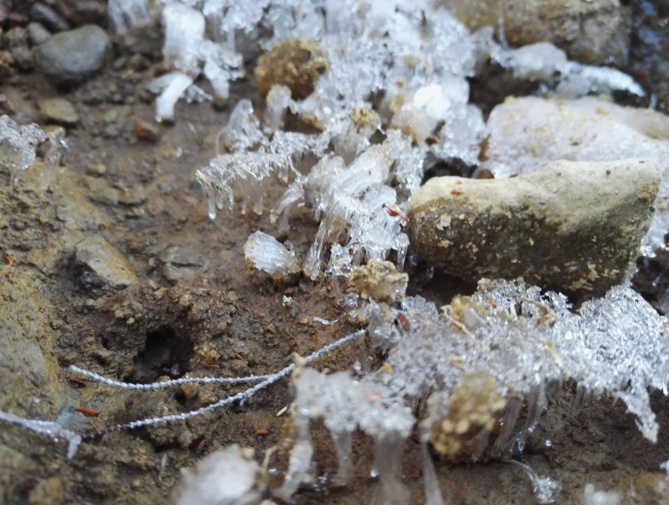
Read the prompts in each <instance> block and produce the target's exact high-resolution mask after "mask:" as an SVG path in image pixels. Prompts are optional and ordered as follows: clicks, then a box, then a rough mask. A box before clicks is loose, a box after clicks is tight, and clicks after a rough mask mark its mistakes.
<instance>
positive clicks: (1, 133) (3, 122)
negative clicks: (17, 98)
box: [0, 115, 48, 181]
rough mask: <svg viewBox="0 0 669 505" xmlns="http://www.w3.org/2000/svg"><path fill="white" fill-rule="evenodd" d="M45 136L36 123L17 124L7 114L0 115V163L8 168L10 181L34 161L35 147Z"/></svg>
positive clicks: (45, 138)
mask: <svg viewBox="0 0 669 505" xmlns="http://www.w3.org/2000/svg"><path fill="white" fill-rule="evenodd" d="M47 138H48V137H47V135H46V134H45V133H44V132H43V131H42V130H41V129H40V127H39V126H37V125H36V124H29V125H24V126H19V125H18V124H16V122H15V121H14V120H13V119H12V118H10V117H9V116H6V115H4V116H0V165H2V166H3V167H5V168H7V169H9V173H10V176H11V180H12V181H14V179H15V178H16V175H17V174H18V172H21V171H23V170H25V169H27V168H28V167H30V166H32V164H33V163H35V158H36V153H35V149H36V148H37V145H38V144H39V143H41V142H44V141H45V140H47Z"/></svg>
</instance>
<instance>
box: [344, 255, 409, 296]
mask: <svg viewBox="0 0 669 505" xmlns="http://www.w3.org/2000/svg"><path fill="white" fill-rule="evenodd" d="M347 283H348V285H349V287H351V288H353V289H354V290H355V291H357V292H358V293H360V294H362V295H366V296H368V297H369V298H373V299H375V300H379V301H382V302H387V303H392V302H394V301H398V300H401V299H402V298H404V295H405V293H406V290H407V284H408V283H409V276H408V275H407V274H405V273H402V272H398V271H397V270H396V269H395V265H394V264H393V263H391V262H390V261H376V260H371V261H369V262H367V263H366V264H365V265H363V266H360V267H356V268H355V269H354V270H353V272H352V273H351V276H350V277H349V278H348V281H347Z"/></svg>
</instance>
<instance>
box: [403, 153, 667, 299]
mask: <svg viewBox="0 0 669 505" xmlns="http://www.w3.org/2000/svg"><path fill="white" fill-rule="evenodd" d="M660 180H661V172H660V169H659V167H658V165H657V164H656V163H654V162H650V161H643V160H628V161H619V162H602V163H583V162H578V163H577V162H568V161H558V162H554V163H551V164H549V165H547V166H546V167H544V168H543V169H541V170H539V171H537V172H533V173H531V174H529V175H521V176H518V177H515V178H509V179H487V180H486V179H463V178H459V177H438V178H433V179H430V180H429V181H428V182H427V183H426V184H425V185H424V186H423V187H421V188H420V189H419V190H418V191H417V192H416V193H415V194H414V195H413V197H412V198H411V199H410V201H409V219H410V222H409V237H410V240H411V247H412V249H413V251H414V252H415V253H416V254H417V255H418V256H419V257H420V258H422V259H424V260H426V261H428V262H430V263H432V264H434V265H435V266H436V267H438V268H440V269H441V270H443V271H444V272H446V273H448V274H451V275H454V276H457V277H460V278H462V279H464V280H467V281H478V280H479V279H481V278H484V277H487V278H504V279H515V278H519V277H522V278H523V279H524V280H525V282H528V283H530V284H538V285H540V286H544V287H547V288H550V289H554V290H557V291H561V292H565V293H579V294H588V295H593V296H598V295H602V294H604V293H605V292H606V291H607V290H608V289H609V288H610V287H612V286H614V285H616V284H620V283H622V282H624V281H625V280H627V279H628V278H629V276H630V274H631V270H632V269H633V267H634V262H635V260H636V258H637V256H638V252H639V243H640V241H641V239H642V237H643V236H644V235H645V233H646V231H647V229H648V226H649V222H650V217H651V214H652V208H653V202H654V200H655V197H656V195H657V192H658V188H659V185H660Z"/></svg>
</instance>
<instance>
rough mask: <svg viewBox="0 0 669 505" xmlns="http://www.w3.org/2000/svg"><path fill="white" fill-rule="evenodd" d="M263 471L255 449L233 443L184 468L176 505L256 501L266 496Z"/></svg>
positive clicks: (246, 504) (250, 503) (238, 504)
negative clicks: (261, 477) (261, 482)
mask: <svg viewBox="0 0 669 505" xmlns="http://www.w3.org/2000/svg"><path fill="white" fill-rule="evenodd" d="M259 473H260V468H259V466H258V463H256V461H255V459H253V449H249V448H242V447H239V446H238V445H231V446H229V447H226V448H225V449H222V450H219V451H216V452H214V453H212V454H209V455H208V456H207V457H206V458H203V459H201V460H200V461H199V462H198V464H197V466H196V467H195V468H194V469H192V470H186V471H184V472H183V476H182V480H181V483H180V485H179V486H178V487H177V488H176V491H175V493H174V497H173V498H174V500H173V501H174V503H175V505H191V504H195V503H197V504H198V505H256V504H258V503H260V500H261V499H262V493H261V490H260V489H258V487H259V486H258V485H257V481H258V476H259Z"/></svg>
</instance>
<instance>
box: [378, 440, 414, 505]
mask: <svg viewBox="0 0 669 505" xmlns="http://www.w3.org/2000/svg"><path fill="white" fill-rule="evenodd" d="M374 441H375V445H374V469H373V470H372V476H374V475H375V474H376V475H378V476H379V480H380V482H379V485H378V486H379V487H378V488H377V491H376V494H375V496H374V499H373V501H372V504H373V505H405V504H407V503H409V490H408V489H407V487H406V486H405V485H404V484H403V483H402V481H401V479H400V467H401V462H402V460H401V458H402V453H403V452H404V442H405V439H404V438H403V437H401V436H399V435H398V434H397V433H382V434H380V435H378V436H376V437H374Z"/></svg>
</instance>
